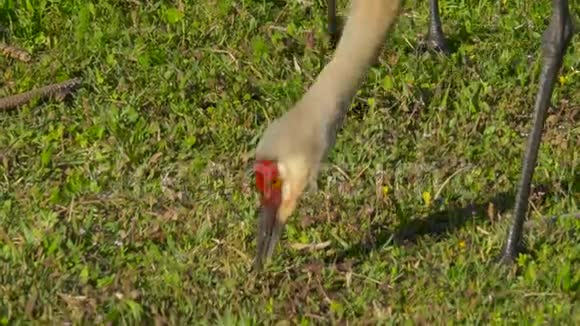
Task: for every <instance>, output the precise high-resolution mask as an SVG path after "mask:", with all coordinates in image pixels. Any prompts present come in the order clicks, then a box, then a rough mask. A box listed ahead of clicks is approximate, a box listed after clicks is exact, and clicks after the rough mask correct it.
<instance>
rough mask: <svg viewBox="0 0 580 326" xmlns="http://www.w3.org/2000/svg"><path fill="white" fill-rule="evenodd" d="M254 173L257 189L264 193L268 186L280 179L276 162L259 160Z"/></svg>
mask: <svg viewBox="0 0 580 326" xmlns="http://www.w3.org/2000/svg"><path fill="white" fill-rule="evenodd" d="M254 172H255V173H256V187H258V189H259V190H260V191H261V192H262V193H263V192H264V191H265V190H266V188H269V187H266V185H269V184H270V183H271V182H272V180H274V179H276V178H278V174H279V173H278V166H277V165H276V162H274V161H269V160H259V161H256V163H255V164H254Z"/></svg>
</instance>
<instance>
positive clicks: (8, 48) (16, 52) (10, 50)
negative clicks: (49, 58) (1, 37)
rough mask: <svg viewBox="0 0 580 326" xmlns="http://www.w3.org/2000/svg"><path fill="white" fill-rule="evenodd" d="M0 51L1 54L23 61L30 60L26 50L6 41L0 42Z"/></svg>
mask: <svg viewBox="0 0 580 326" xmlns="http://www.w3.org/2000/svg"><path fill="white" fill-rule="evenodd" d="M0 53H1V54H2V55H3V56H6V57H10V58H13V59H16V60H20V61H23V62H29V61H30V54H28V52H26V51H25V50H22V49H20V48H18V47H15V46H13V45H9V44H6V43H0Z"/></svg>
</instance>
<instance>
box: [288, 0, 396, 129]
mask: <svg viewBox="0 0 580 326" xmlns="http://www.w3.org/2000/svg"><path fill="white" fill-rule="evenodd" d="M400 2H401V1H400V0H353V1H352V5H351V9H350V13H349V16H348V18H347V21H346V24H345V26H344V29H343V33H342V37H341V39H340V41H339V43H338V46H337V48H336V51H335V54H334V56H333V59H332V61H331V62H330V63H329V64H328V65H326V67H324V69H323V70H322V72H321V73H320V74H319V76H318V78H317V79H316V81H315V82H314V84H313V85H312V86H311V87H310V89H309V90H308V92H307V93H306V94H305V95H304V97H303V98H302V100H301V104H302V105H300V107H301V108H302V109H304V110H308V111H309V113H310V114H313V115H314V116H317V117H320V118H321V119H324V120H326V121H328V122H334V121H337V120H342V118H343V116H344V115H345V113H346V110H347V109H348V107H349V106H350V102H351V100H352V97H353V96H354V95H355V94H356V92H357V90H358V88H359V87H360V84H361V82H362V80H363V79H364V77H365V76H366V75H367V72H368V70H369V69H370V66H371V65H372V64H373V63H374V62H375V60H376V59H377V56H378V55H379V50H380V49H381V47H382V45H383V43H384V41H385V36H386V34H387V32H388V30H389V29H390V27H391V26H392V25H393V23H394V21H395V20H396V18H397V16H398V10H399V6H400Z"/></svg>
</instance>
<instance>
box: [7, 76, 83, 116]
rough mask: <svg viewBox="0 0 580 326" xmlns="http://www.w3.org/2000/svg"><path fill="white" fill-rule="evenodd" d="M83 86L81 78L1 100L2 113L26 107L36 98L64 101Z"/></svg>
mask: <svg viewBox="0 0 580 326" xmlns="http://www.w3.org/2000/svg"><path fill="white" fill-rule="evenodd" d="M80 85H81V79H80V78H73V79H69V80H67V81H64V82H62V83H57V84H52V85H48V86H44V87H41V88H37V89H33V90H31V91H28V92H25V93H22V94H18V95H12V96H8V97H5V98H0V111H8V110H11V109H15V108H17V107H19V106H21V105H24V104H26V103H28V102H30V101H31V100H33V99H35V98H40V99H47V98H56V99H57V100H62V99H63V98H64V97H65V96H66V95H67V94H69V93H70V92H72V91H73V90H75V89H76V88H77V87H79V86H80Z"/></svg>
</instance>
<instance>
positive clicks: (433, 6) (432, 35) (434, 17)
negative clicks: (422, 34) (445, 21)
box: [423, 0, 451, 54]
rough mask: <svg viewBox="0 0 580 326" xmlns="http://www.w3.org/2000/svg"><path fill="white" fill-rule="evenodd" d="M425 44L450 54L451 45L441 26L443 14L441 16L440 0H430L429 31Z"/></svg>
mask: <svg viewBox="0 0 580 326" xmlns="http://www.w3.org/2000/svg"><path fill="white" fill-rule="evenodd" d="M423 45H424V46H427V47H428V48H430V49H432V50H435V51H439V52H443V53H444V54H449V53H451V51H450V50H449V46H447V41H446V40H445V36H444V35H443V28H442V27H441V16H439V0H429V32H428V34H427V39H426V40H425V41H423Z"/></svg>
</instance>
